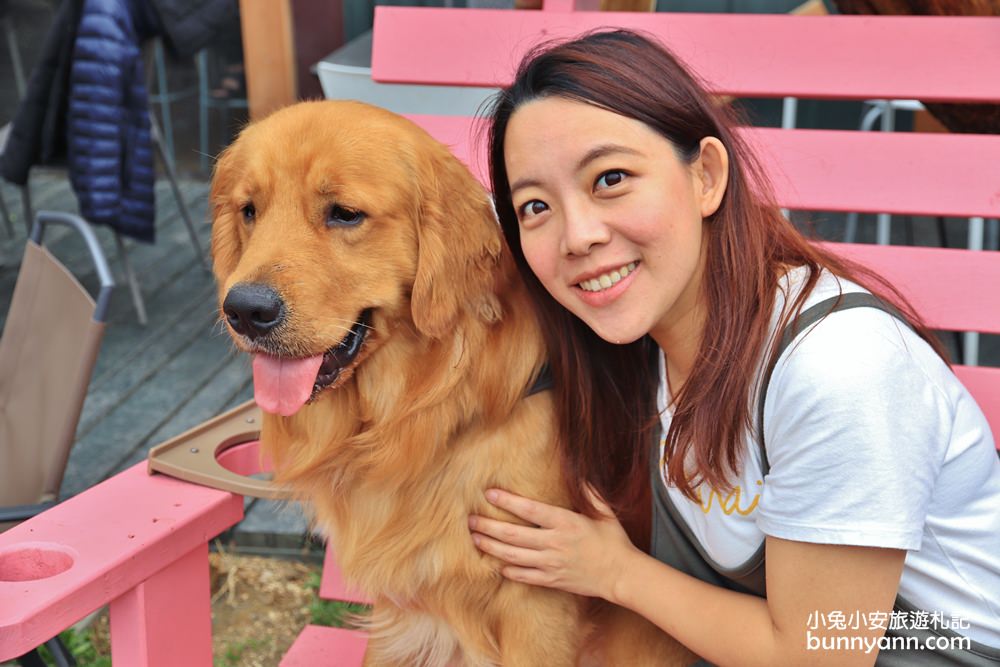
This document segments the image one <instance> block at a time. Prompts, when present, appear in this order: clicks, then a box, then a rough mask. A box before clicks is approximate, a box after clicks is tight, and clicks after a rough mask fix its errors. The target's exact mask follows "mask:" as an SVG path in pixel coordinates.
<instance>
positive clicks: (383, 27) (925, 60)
mask: <svg viewBox="0 0 1000 667" xmlns="http://www.w3.org/2000/svg"><path fill="white" fill-rule="evenodd" d="M608 26H613V27H622V28H632V29H636V30H640V31H644V32H646V33H649V34H652V35H655V36H656V37H658V38H659V39H660V40H661V41H662V42H663V43H664V44H667V45H668V46H669V47H670V48H671V49H672V50H673V51H674V53H675V54H676V55H677V56H678V57H679V58H680V59H681V60H683V61H684V62H685V63H687V64H688V66H689V67H691V68H692V69H693V70H694V71H695V72H697V73H698V74H699V75H700V76H701V77H702V78H703V79H704V80H705V81H706V82H707V84H708V85H709V87H710V89H711V90H713V91H715V92H717V93H724V94H729V95H736V96H741V97H782V96H786V95H789V96H796V97H814V98H839V99H845V98H847V99H868V98H876V99H887V98H893V99H909V98H914V99H921V100H924V101H948V100H964V101H982V102H990V101H994V102H995V101H998V100H1000V77H996V76H989V75H988V74H987V73H988V72H997V71H1000V40H998V39H997V35H998V34H1000V18H979V17H976V18H970V17H924V16H891V17H890V16H788V15H767V14H755V15H751V14H681V13H655V14H646V13H641V12H638V13H608V12H565V11H542V12H539V11H508V10H488V9H476V10H465V9H462V10H456V9H433V8H419V7H384V6H383V7H377V8H376V9H375V32H374V46H373V52H372V76H373V78H374V79H375V80H376V81H381V82H386V83H390V82H391V83H425V84H447V85H459V86H473V85H474V86H492V85H497V84H501V85H502V84H506V83H509V81H510V79H511V78H512V76H513V72H514V69H515V67H516V66H517V63H518V62H519V61H520V59H521V57H522V56H523V55H524V53H525V52H527V50H528V49H530V48H531V47H532V46H534V45H535V44H537V43H538V42H540V41H544V40H546V39H552V38H562V37H569V36H572V35H577V34H580V33H582V32H585V31H587V30H592V29H596V28H602V27H608Z"/></svg>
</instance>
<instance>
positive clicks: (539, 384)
mask: <svg viewBox="0 0 1000 667" xmlns="http://www.w3.org/2000/svg"><path fill="white" fill-rule="evenodd" d="M554 385H555V382H554V381H553V379H552V367H551V366H549V362H547V361H546V362H545V363H544V364H542V368H541V369H540V370H539V371H538V376H537V377H536V378H535V381H534V382H533V383H532V384H531V386H530V387H528V391H527V393H525V395H524V397H525V398H527V397H529V396H534V395H535V394H539V393H541V392H543V391H548V390H549V389H552V387H553V386H554Z"/></svg>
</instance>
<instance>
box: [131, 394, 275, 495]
mask: <svg viewBox="0 0 1000 667" xmlns="http://www.w3.org/2000/svg"><path fill="white" fill-rule="evenodd" d="M260 419H261V413H260V408H258V407H257V405H256V404H255V403H254V402H253V401H248V402H246V403H244V404H242V405H240V406H237V407H236V408H233V409H232V410H230V411H229V412H226V413H225V414H222V415H219V416H218V417H215V418H214V419H211V420H209V421H207V422H204V423H202V424H199V425H198V426H196V427H194V428H193V429H191V430H190V431H187V432H185V433H182V434H180V435H179V436H177V437H176V438H172V439H170V440H168V441H166V442H164V443H163V444H161V445H157V446H156V447H153V448H152V449H151V450H149V458H148V462H149V468H148V470H149V474H153V473H154V472H159V473H163V474H165V475H170V476H171V477H177V478H178V479H183V480H185V481H188V482H194V483H195V484H202V485H204V486H210V487H213V488H216V489H222V490H223V491H231V492H233V493H239V494H241V495H244V496H254V497H256V498H270V499H285V498H287V497H288V494H287V493H286V492H285V491H284V490H283V489H281V488H280V487H278V486H275V485H274V484H272V483H271V482H270V481H267V480H262V479H255V478H253V477H249V476H247V475H241V474H239V473H236V472H233V471H232V470H229V469H227V468H225V467H224V466H223V465H222V464H221V463H219V460H218V459H219V457H220V456H224V454H225V453H226V451H227V450H230V449H232V448H234V447H237V446H240V445H245V444H248V443H252V442H254V441H256V440H258V439H259V438H260V430H259V429H260ZM255 449H256V448H255ZM244 456H245V455H244ZM255 456H256V455H255ZM242 467H247V466H246V465H245V464H244V465H243V466H242ZM259 467H260V466H259V462H258V461H256V460H255V461H254V465H252V466H250V468H254V469H253V472H254V473H257V472H261V471H260V470H259ZM248 470H249V468H248Z"/></svg>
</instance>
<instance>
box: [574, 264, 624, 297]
mask: <svg viewBox="0 0 1000 667" xmlns="http://www.w3.org/2000/svg"><path fill="white" fill-rule="evenodd" d="M636 264H637V263H636V262H629V263H628V264H626V265H625V266H623V267H621V268H620V269H617V270H615V271H610V272H608V273H605V274H602V275H600V276H597V277H596V278H591V279H590V280H584V281H583V282H582V283H580V285H579V287H580V289H582V290H584V291H585V292H600V291H601V290H606V289H608V288H609V287H611V286H612V285H614V284H615V283H617V282H618V281H619V280H621V279H622V278H624V277H625V276H627V275H628V274H630V273H632V272H633V271H635V267H636Z"/></svg>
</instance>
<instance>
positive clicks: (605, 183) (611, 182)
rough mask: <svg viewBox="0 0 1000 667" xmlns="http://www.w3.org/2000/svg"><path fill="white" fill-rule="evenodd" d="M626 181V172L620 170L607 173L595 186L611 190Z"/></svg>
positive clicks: (601, 176)
mask: <svg viewBox="0 0 1000 667" xmlns="http://www.w3.org/2000/svg"><path fill="white" fill-rule="evenodd" d="M624 180H625V172H624V171H619V170H612V171H606V172H604V173H603V174H601V175H600V176H599V177H598V178H597V182H596V183H595V184H594V185H595V186H596V187H598V188H611V187H614V186H616V185H618V184H619V183H621V182H622V181H624Z"/></svg>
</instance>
